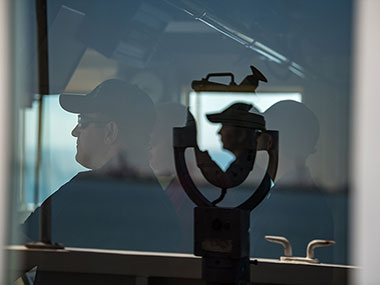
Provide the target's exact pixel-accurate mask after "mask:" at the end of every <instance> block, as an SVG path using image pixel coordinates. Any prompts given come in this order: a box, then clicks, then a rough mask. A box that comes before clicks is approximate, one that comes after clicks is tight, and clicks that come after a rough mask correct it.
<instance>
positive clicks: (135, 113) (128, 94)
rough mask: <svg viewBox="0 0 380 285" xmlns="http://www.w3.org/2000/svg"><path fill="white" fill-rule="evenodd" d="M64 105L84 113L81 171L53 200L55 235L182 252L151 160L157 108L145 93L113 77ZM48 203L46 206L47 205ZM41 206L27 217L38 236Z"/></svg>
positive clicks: (92, 243) (75, 241)
mask: <svg viewBox="0 0 380 285" xmlns="http://www.w3.org/2000/svg"><path fill="white" fill-rule="evenodd" d="M59 101H60V105H61V107H62V108H63V109H64V110H66V111H68V112H70V113H74V114H78V124H77V125H76V126H75V128H74V129H73V130H72V132H71V134H72V135H73V136H74V137H75V138H76V139H77V143H76V148H77V153H76V156H75V159H76V161H77V162H78V163H80V164H81V165H82V166H84V167H86V168H89V169H90V171H86V172H80V173H78V174H77V175H76V176H75V177H74V178H72V179H71V180H70V181H69V182H67V183H66V184H64V185H63V186H62V187H61V188H60V189H59V190H58V191H56V192H55V193H53V194H52V195H51V196H50V197H49V198H48V200H50V202H51V209H52V210H51V224H52V240H53V241H54V242H60V243H63V244H64V245H65V246H77V247H92V248H111V249H132V250H149V251H175V250H176V245H177V244H179V242H180V238H181V237H180V234H179V230H178V229H179V226H178V222H177V220H176V214H175V210H174V208H173V206H172V204H171V203H170V201H169V199H168V198H167V197H166V195H165V194H164V193H163V191H162V190H161V189H160V186H159V184H158V182H157V181H156V179H155V177H154V175H153V173H152V171H151V169H150V168H149V163H148V149H149V144H150V134H151V131H152V129H153V126H154V122H155V110H154V105H153V103H152V101H151V99H150V98H149V96H148V95H146V94H145V93H144V92H143V91H141V90H140V89H138V88H137V87H135V86H134V85H130V84H128V83H126V82H124V81H122V80H118V79H110V80H106V81H104V82H102V83H101V84H99V85H98V86H97V87H96V88H95V89H94V90H93V91H91V92H90V93H89V94H87V95H85V96H83V95H68V94H62V95H60V98H59ZM45 204H46V201H45V202H44V203H43V204H42V205H41V207H44V206H45ZM39 214H40V208H37V210H36V211H35V212H33V213H32V214H31V215H30V216H29V217H28V219H27V220H26V221H25V224H24V225H25V233H26V235H27V236H28V237H29V238H31V239H32V240H38V234H37V233H38V227H39V225H38V223H39Z"/></svg>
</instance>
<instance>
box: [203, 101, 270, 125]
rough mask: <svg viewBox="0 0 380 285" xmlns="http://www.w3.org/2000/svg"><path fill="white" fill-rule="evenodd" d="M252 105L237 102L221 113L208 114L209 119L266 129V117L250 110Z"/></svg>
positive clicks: (213, 121)
mask: <svg viewBox="0 0 380 285" xmlns="http://www.w3.org/2000/svg"><path fill="white" fill-rule="evenodd" d="M252 107H253V106H252V105H251V104H246V103H235V104H232V105H231V106H229V107H228V108H227V109H225V110H224V111H222V112H220V113H214V114H207V119H208V120H209V121H210V122H212V123H222V124H223V125H229V126H235V127H245V128H252V129H257V130H265V129H266V128H265V120H264V117H263V116H261V115H259V114H255V113H251V112H249V111H250V109H252Z"/></svg>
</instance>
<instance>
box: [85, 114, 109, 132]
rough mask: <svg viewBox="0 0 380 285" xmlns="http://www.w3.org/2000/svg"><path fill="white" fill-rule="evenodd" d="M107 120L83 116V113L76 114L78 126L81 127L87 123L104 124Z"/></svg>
mask: <svg viewBox="0 0 380 285" xmlns="http://www.w3.org/2000/svg"><path fill="white" fill-rule="evenodd" d="M108 122H109V120H107V121H106V120H96V119H92V118H88V117H85V116H83V115H78V127H79V128H81V129H85V128H87V127H88V125H89V124H91V123H94V124H106V123H108Z"/></svg>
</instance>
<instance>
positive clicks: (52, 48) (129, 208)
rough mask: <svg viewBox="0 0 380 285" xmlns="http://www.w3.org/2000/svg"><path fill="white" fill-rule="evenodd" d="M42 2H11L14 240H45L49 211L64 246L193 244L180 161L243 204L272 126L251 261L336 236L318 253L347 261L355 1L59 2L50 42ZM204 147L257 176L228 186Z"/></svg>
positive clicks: (203, 187) (255, 181) (226, 164)
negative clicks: (180, 157)
mask: <svg viewBox="0 0 380 285" xmlns="http://www.w3.org/2000/svg"><path fill="white" fill-rule="evenodd" d="M32 2H33V1H32ZM32 2H30V1H24V2H19V3H18V4H16V6H15V9H14V11H15V19H16V21H17V23H18V25H17V27H16V28H15V29H16V33H15V38H14V44H15V51H14V53H15V58H14V64H15V80H14V81H15V82H17V86H15V96H14V113H15V116H14V117H15V119H14V122H13V127H14V137H15V141H16V142H17V143H15V144H14V146H13V161H14V162H15V165H16V166H17V167H15V168H14V169H12V173H11V174H12V179H13V183H12V191H13V193H14V194H13V195H14V196H15V197H14V199H15V201H16V202H15V203H14V204H15V205H17V206H16V207H15V209H12V211H13V214H14V216H17V219H14V220H13V223H14V224H15V225H14V228H17V230H15V233H16V234H15V235H14V237H13V238H12V239H11V242H12V243H26V242H35V241H39V240H40V239H41V236H40V234H39V228H40V226H41V225H40V224H41V222H40V216H41V215H42V216H43V217H44V216H45V215H50V216H51V237H50V239H49V240H50V241H51V242H57V243H62V244H63V245H64V246H70V247H83V248H104V249H126V250H139V251H159V252H186V253H193V242H194V241H193V236H194V230H193V222H194V219H193V208H194V207H195V206H196V205H195V204H194V202H193V201H192V200H191V199H190V198H189V197H188V196H187V195H186V193H185V191H184V189H183V188H184V186H183V183H181V179H183V177H179V175H178V171H179V172H180V173H181V175H182V176H186V177H185V178H186V179H189V178H191V179H192V181H193V182H194V183H195V185H196V187H197V188H198V189H199V190H200V191H201V192H202V193H203V195H204V196H205V197H206V198H207V199H208V200H210V202H212V201H214V202H215V203H217V205H218V206H221V207H235V206H237V205H239V204H241V203H243V202H244V201H245V200H246V199H248V197H249V196H250V195H252V193H254V191H255V189H257V188H258V187H259V184H260V182H261V181H262V179H263V177H264V175H265V173H266V169H267V165H268V163H270V161H271V158H270V157H269V156H268V154H267V152H266V151H265V150H263V149H269V148H270V147H272V146H273V145H274V144H275V138H274V136H273V137H272V136H271V135H268V134H269V133H268V132H267V131H270V130H276V131H278V132H279V140H278V143H279V163H278V169H277V175H276V178H275V179H274V181H273V182H274V184H273V185H272V188H271V190H270V192H269V194H268V195H266V197H265V199H264V200H263V202H262V203H261V204H260V205H259V206H258V207H256V209H254V210H253V211H252V213H251V215H250V225H251V227H250V256H252V257H261V258H275V259H279V258H280V256H281V255H283V250H282V249H281V247H280V246H278V245H275V244H273V243H270V242H268V241H267V240H266V239H265V235H276V236H284V237H286V238H287V239H288V240H289V241H290V242H291V244H292V247H293V254H294V255H295V256H305V252H306V246H307V244H308V242H309V241H311V240H313V239H326V240H334V241H335V242H336V244H335V245H333V246H330V247H324V248H320V249H318V250H317V251H318V252H317V254H316V255H317V257H318V259H319V260H320V261H322V262H324V263H337V264H347V263H348V260H347V257H348V252H347V239H348V237H347V229H348V215H347V205H348V203H349V199H350V196H349V190H350V187H349V186H350V185H349V179H348V162H349V153H348V147H349V143H350V142H349V133H348V129H349V121H350V115H351V114H350V72H351V32H352V31H351V21H352V17H351V5H352V3H351V1H343V0H339V1H334V2H331V1H327V0H324V1H298V0H288V1H276V0H271V1H246V0H238V1H220V0H219V1H216V0H210V1H196V0H181V1H172V0H159V1H153V0H152V1H149V0H146V1H145V0H144V1H143V0H141V1H121V0H120V1H100V0H99V1H71V0H54V1H47V32H46V35H45V41H46V37H47V39H48V40H47V43H48V47H47V53H44V52H43V50H41V49H38V48H37V43H38V44H39V45H42V44H44V42H43V40H42V41H41V40H38V39H37V32H36V31H37V30H38V31H39V32H40V33H43V29H42V28H41V26H39V25H36V13H35V11H36V7H35V4H34V3H32ZM38 9H40V8H39V7H37V11H38ZM37 18H38V17H37ZM44 54H45V55H48V57H47V60H48V61H46V60H45V61H42V63H41V62H40V65H39V60H41V56H43V55H44ZM46 74H47V75H48V76H46ZM208 75H209V76H208ZM39 76H40V77H39ZM38 78H40V83H39V81H38ZM41 78H45V81H43V80H42V79H41ZM41 80H42V81H41ZM41 82H42V83H43V84H45V85H43V84H42V85H43V86H42V85H41ZM41 86H42V87H41ZM41 88H42V89H41ZM47 89H48V90H47ZM41 90H44V91H45V92H44V93H43V94H42V95H40V93H41ZM231 106H233V107H232V109H231V108H230V107H231ZM231 110H233V111H232V113H234V114H240V115H236V116H238V117H234V116H235V115H232V117H231V116H230V115H226V113H223V112H227V113H228V114H230V113H229V112H230V111H231ZM235 111H236V112H237V113H236V112H235ZM188 112H191V113H190V114H189V113H188ZM210 114H214V116H207V115H210ZM191 115H192V116H193V118H194V119H195V123H196V127H197V128H196V129H195V128H194V129H192V131H193V133H192V134H193V135H194V136H193V137H194V138H195V140H194V141H195V142H196V144H197V147H199V149H197V147H194V146H192V147H189V148H188V149H187V150H186V154H184V160H185V161H186V165H187V172H185V171H184V167H183V166H178V169H177V170H176V167H175V161H174V150H173V141H174V144H176V143H177V144H180V143H179V142H180V139H179V138H177V137H175V138H173V128H174V127H184V126H185V125H186V122H188V125H189V124H191V123H192V122H191V120H190V119H191ZM262 119H264V121H262ZM236 127H237V129H238V130H237V129H236ZM231 128H232V131H231ZM234 128H235V129H234ZM267 135H268V136H269V138H268V137H267ZM259 137H261V139H258V138H259ZM264 138H267V139H264ZM173 139H174V140H173ZM270 142H271V143H273V144H271V143H270ZM247 145H248V146H249V148H250V147H251V146H252V145H254V146H255V147H254V149H255V151H254V154H255V155H254V157H255V163H254V167H253V170H252V171H251V172H249V167H250V166H249V165H248V163H245V162H244V163H245V164H244V163H243V161H244V159H245V157H244V155H246V153H245V151H246V148H244V147H243V150H244V151H240V150H241V148H242V146H247ZM177 146H178V145H177ZM177 150H178V152H180V151H183V149H179V148H177ZM206 150H207V151H209V156H208V155H207V154H206V153H204V152H203V151H206ZM256 150H257V155H256ZM262 150H263V151H262ZM196 154H198V155H199V157H196ZM200 156H203V158H202V159H203V160H202V159H201V158H200ZM197 158H198V159H199V161H201V160H202V161H203V162H205V161H206V162H207V163H210V164H208V165H211V164H212V165H213V166H212V167H215V169H219V168H220V169H219V170H218V171H220V172H218V173H221V174H220V175H221V176H220V177H225V176H223V175H224V174H225V173H227V172H228V171H229V170H231V169H232V170H234V169H235V168H236V169H241V172H244V171H246V170H247V169H248V172H247V176H246V177H244V179H242V180H241V181H240V183H237V185H235V184H236V183H235V184H234V186H233V187H229V186H228V187H221V186H220V185H221V183H227V182H226V181H227V180H226V181H224V180H223V179H219V180H218V179H216V178H215V177H214V176H213V177H211V178H210V177H208V178H207V177H205V176H207V175H205V171H204V170H203V169H202V171H201V167H200V165H201V164H202V163H200V162H199V161H198V162H197ZM210 161H211V162H210ZM212 161H214V162H215V163H212ZM213 169H214V168H213ZM232 170H231V171H232ZM206 172H207V171H206ZM184 173H185V174H184ZM223 173H224V174H223ZM272 178H274V177H272ZM213 179H214V180H215V181H216V180H218V181H216V182H215V183H212V180H213ZM210 181H211V182H210ZM234 181H235V180H234ZM216 184H217V185H216ZM226 185H232V184H228V183H227V184H226ZM221 188H229V189H228V190H227V193H226V195H225V197H223V198H222V196H223V195H222V196H221ZM218 198H221V200H222V201H220V202H216V200H218ZM16 220H17V221H16ZM16 224H17V225H16Z"/></svg>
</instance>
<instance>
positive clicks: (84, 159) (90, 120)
mask: <svg viewBox="0 0 380 285" xmlns="http://www.w3.org/2000/svg"><path fill="white" fill-rule="evenodd" d="M107 122H108V121H107V120H105V119H104V117H103V118H102V116H101V114H99V113H85V114H80V115H79V116H78V124H77V125H76V126H75V128H74V129H73V130H72V132H71V135H72V136H73V137H76V138H77V143H76V148H77V153H76V156H75V159H76V161H77V162H78V163H79V164H81V165H82V166H84V167H86V168H90V169H97V168H99V167H101V166H102V165H103V164H104V161H103V160H104V155H105V153H106V151H107V144H106V142H105V137H106V128H105V126H106V124H107Z"/></svg>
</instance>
